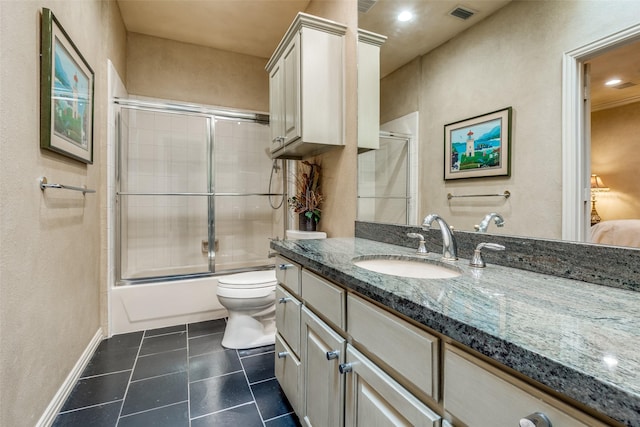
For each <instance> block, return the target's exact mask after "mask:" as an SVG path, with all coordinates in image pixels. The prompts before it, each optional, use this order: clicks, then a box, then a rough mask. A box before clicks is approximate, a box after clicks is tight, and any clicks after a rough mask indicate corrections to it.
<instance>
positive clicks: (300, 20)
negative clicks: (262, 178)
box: [266, 13, 347, 159]
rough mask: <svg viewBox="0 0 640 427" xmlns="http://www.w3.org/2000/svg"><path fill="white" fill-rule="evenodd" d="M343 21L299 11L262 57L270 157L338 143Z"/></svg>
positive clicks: (309, 153) (341, 137)
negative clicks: (269, 53)
mask: <svg viewBox="0 0 640 427" xmlns="http://www.w3.org/2000/svg"><path fill="white" fill-rule="evenodd" d="M346 30H347V27H346V26H345V25H342V24H339V23H336V22H333V21H329V20H327V19H323V18H318V17H316V16H312V15H308V14H306V13H299V14H298V16H297V17H296V19H295V20H294V21H293V23H292V24H291V26H290V27H289V29H288V30H287V32H286V34H285V35H284V37H283V39H282V41H281V42H280V44H279V45H278V47H277V48H276V50H275V52H274V53H273V56H272V57H271V59H270V60H269V62H268V63H267V67H266V69H267V72H268V73H269V109H270V116H271V117H270V122H271V157H273V158H285V159H300V158H303V157H305V156H312V155H316V154H319V153H321V152H323V151H326V150H327V149H330V148H333V147H336V146H342V145H344V98H345V96H344V93H345V90H344V86H345V83H344V35H345V33H346Z"/></svg>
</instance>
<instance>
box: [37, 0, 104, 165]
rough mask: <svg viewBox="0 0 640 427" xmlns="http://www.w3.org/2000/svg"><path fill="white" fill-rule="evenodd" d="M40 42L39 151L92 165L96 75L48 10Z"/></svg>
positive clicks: (45, 13)
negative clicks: (43, 150) (58, 154)
mask: <svg viewBox="0 0 640 427" xmlns="http://www.w3.org/2000/svg"><path fill="white" fill-rule="evenodd" d="M40 42H41V46H40V49H41V50H40V52H41V67H40V147H41V148H44V149H47V150H51V151H55V152H57V153H60V154H63V155H65V156H67V157H70V158H72V159H75V160H79V161H81V162H84V163H87V164H92V163H93V125H94V122H93V113H94V85H95V74H94V72H93V70H92V69H91V66H89V64H88V63H87V61H86V60H85V59H84V57H83V56H82V54H81V53H80V51H79V50H78V48H77V47H76V45H75V44H74V43H73V41H72V40H71V38H70V37H69V35H68V34H67V32H66V31H65V30H64V28H63V27H62V25H61V24H60V22H59V21H58V20H57V19H56V17H55V16H54V14H53V12H52V11H51V10H50V9H47V8H43V9H42V29H41V37H40Z"/></svg>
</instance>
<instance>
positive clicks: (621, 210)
mask: <svg viewBox="0 0 640 427" xmlns="http://www.w3.org/2000/svg"><path fill="white" fill-rule="evenodd" d="M639 135H640V102H636V103H633V104H628V105H624V106H621V107H617V108H610V109H608V110H602V111H597V112H595V113H593V114H592V115H591V171H592V173H596V174H598V175H600V176H601V177H602V180H603V181H604V183H605V185H606V186H607V187H609V188H610V191H609V192H607V193H603V194H598V195H597V205H596V208H597V210H598V213H599V214H600V217H601V218H602V220H603V221H604V220H611V219H640V186H638V183H639V182H640V168H638V165H640V149H639V148H640V136H639Z"/></svg>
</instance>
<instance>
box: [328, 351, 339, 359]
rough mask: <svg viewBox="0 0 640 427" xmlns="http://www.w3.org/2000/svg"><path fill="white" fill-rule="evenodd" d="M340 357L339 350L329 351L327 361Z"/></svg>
mask: <svg viewBox="0 0 640 427" xmlns="http://www.w3.org/2000/svg"><path fill="white" fill-rule="evenodd" d="M338 357H340V351H338V350H332V351H327V360H333V359H337V358H338Z"/></svg>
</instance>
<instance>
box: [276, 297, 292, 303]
mask: <svg viewBox="0 0 640 427" xmlns="http://www.w3.org/2000/svg"><path fill="white" fill-rule="evenodd" d="M289 301H291V298H289V297H282V298H280V299H279V300H278V303H280V304H286V303H287V302H289Z"/></svg>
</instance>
